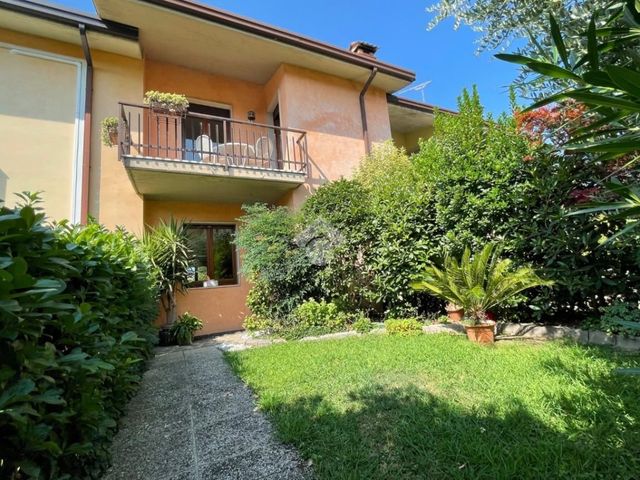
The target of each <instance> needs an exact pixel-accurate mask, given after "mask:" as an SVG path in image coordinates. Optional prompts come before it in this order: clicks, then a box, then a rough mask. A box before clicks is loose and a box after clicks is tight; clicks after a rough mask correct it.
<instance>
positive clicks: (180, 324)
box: [170, 312, 203, 345]
mask: <svg viewBox="0 0 640 480" xmlns="http://www.w3.org/2000/svg"><path fill="white" fill-rule="evenodd" d="M202 325H203V323H202V320H200V319H199V318H198V317H196V316H195V315H191V314H190V313H189V312H185V313H183V314H182V315H180V317H178V320H177V321H176V322H175V323H174V324H173V325H171V329H170V332H171V337H172V338H173V339H174V340H175V341H176V343H177V344H178V345H191V343H193V334H194V333H195V332H197V331H198V330H200V329H201V328H202Z"/></svg>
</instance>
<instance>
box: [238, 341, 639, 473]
mask: <svg viewBox="0 0 640 480" xmlns="http://www.w3.org/2000/svg"><path fill="white" fill-rule="evenodd" d="M227 359H228V360H229V362H230V363H231V365H232V367H233V368H234V369H235V371H236V372H237V373H238V374H239V375H240V376H241V377H242V378H243V379H244V380H245V381H246V382H247V383H248V384H249V385H250V386H251V387H252V388H253V389H254V390H255V392H256V394H257V395H258V399H259V400H258V401H259V406H260V408H261V409H262V410H264V411H266V412H267V413H268V414H269V415H270V416H271V418H272V420H273V422H274V424H275V426H276V428H277V430H278V433H279V435H280V437H281V439H282V440H284V441H285V442H289V443H291V444H293V445H295V446H296V447H297V448H298V449H299V450H300V451H301V453H302V455H303V456H304V457H305V458H307V459H311V460H312V461H313V465H314V469H315V471H316V474H317V476H318V478H326V479H341V478H347V479H359V478H362V479H376V478H388V479H404V478H416V479H417V478H421V479H438V478H473V479H479V478H487V479H501V478H536V479H552V478H572V479H574V478H606V479H613V478H629V479H630V478H640V377H630V376H616V375H614V374H612V370H613V369H614V368H616V367H619V366H637V365H639V364H640V358H639V357H638V356H630V355H625V354H620V353H616V352H613V351H611V350H606V349H599V348H585V347H581V346H577V345H571V344H564V343H540V344H531V343H521V342H501V343H498V344H497V345H496V346H495V347H483V346H479V345H475V344H472V343H470V342H468V341H467V340H466V339H465V338H461V337H452V336H447V335H428V336H427V335H423V336H419V337H411V338H401V337H389V336H384V335H370V336H366V337H360V338H350V339H343V340H334V341H321V342H291V343H286V344H280V345H274V346H271V347H267V348H260V349H253V350H245V351H241V352H233V353H228V354H227Z"/></svg>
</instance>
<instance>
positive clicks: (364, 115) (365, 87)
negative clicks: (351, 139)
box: [360, 67, 378, 155]
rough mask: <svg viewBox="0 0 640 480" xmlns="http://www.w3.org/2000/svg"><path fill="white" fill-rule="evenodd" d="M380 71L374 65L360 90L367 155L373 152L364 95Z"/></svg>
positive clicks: (363, 133) (361, 114) (363, 135)
mask: <svg viewBox="0 0 640 480" xmlns="http://www.w3.org/2000/svg"><path fill="white" fill-rule="evenodd" d="M377 73H378V67H373V68H372V69H371V74H370V75H369V79H368V80H367V83H365V84H364V87H363V88H362V91H361V92H360V116H361V117H362V139H363V140H364V151H365V153H366V154H367V155H369V154H370V153H371V145H370V143H369V127H368V126H367V107H366V106H365V104H364V96H365V95H366V94H367V91H368V90H369V87H370V86H371V82H373V79H374V78H376V74H377Z"/></svg>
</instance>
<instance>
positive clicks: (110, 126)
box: [100, 117, 120, 147]
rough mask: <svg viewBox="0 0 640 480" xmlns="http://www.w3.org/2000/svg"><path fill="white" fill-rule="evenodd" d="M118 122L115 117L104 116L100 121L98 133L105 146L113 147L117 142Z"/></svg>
mask: <svg viewBox="0 0 640 480" xmlns="http://www.w3.org/2000/svg"><path fill="white" fill-rule="evenodd" d="M119 124H120V122H119V121H118V118H117V117H106V118H105V119H104V120H102V122H101V123H100V133H101V136H102V144H103V145H104V146H105V147H113V146H114V145H117V144H118V126H119Z"/></svg>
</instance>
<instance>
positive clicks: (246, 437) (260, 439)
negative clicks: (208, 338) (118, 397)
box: [104, 344, 309, 480]
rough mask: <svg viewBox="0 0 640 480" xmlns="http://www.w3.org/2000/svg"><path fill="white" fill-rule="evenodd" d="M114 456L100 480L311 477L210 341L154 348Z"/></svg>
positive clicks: (125, 420)
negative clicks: (111, 463)
mask: <svg viewBox="0 0 640 480" xmlns="http://www.w3.org/2000/svg"><path fill="white" fill-rule="evenodd" d="M112 454H113V466H112V468H111V469H110V470H109V471H108V472H107V474H106V476H105V477H104V480H116V479H118V480H120V479H122V480H124V479H126V480H134V479H135V480H147V479H148V480H174V479H175V480H183V479H194V480H208V479H225V480H227V479H243V480H252V479H274V480H275V479H281V480H289V479H290V480H294V479H295V480H298V479H304V478H308V477H309V473H308V471H307V469H306V468H305V467H304V464H303V462H302V461H301V459H300V457H299V456H298V454H297V452H296V451H295V450H294V449H293V448H291V447H287V446H285V445H283V444H281V443H280V442H278V441H277V440H276V439H275V437H274V434H273V428H272V426H271V424H270V423H269V422H268V421H267V419H266V418H265V417H264V416H263V415H262V414H261V413H259V412H257V411H256V407H255V403H254V400H253V395H252V393H251V391H250V390H249V389H248V388H247V387H246V386H245V385H244V384H243V383H242V382H241V381H240V380H239V379H238V378H237V377H236V376H235V375H234V374H233V372H232V371H231V369H230V368H229V366H228V365H227V364H226V362H225V361H224V359H223V358H222V352H221V351H220V350H219V348H217V346H216V345H212V344H200V345H198V344H196V345H194V346H192V347H180V348H178V347H169V348H159V349H158V351H157V353H156V357H155V359H154V360H153V361H152V362H151V365H150V368H149V370H148V371H147V372H146V373H145V375H144V379H143V382H142V386H141V389H140V391H139V392H138V394H137V395H136V397H134V398H133V399H132V400H131V402H130V404H129V405H128V407H127V414H126V416H125V418H124V419H123V422H122V425H121V429H120V431H119V432H118V434H117V435H116V437H115V439H114V443H113V446H112Z"/></svg>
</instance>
